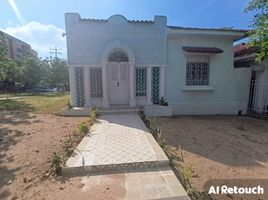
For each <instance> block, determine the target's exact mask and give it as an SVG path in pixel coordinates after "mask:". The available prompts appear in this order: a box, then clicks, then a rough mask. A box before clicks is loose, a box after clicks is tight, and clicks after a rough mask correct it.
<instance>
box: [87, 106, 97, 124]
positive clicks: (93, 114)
mask: <svg viewBox="0 0 268 200" xmlns="http://www.w3.org/2000/svg"><path fill="white" fill-rule="evenodd" d="M98 116H99V111H98V109H97V108H96V107H95V106H93V107H92V108H91V110H90V113H89V118H90V119H92V121H95V120H96V118H97V117H98Z"/></svg>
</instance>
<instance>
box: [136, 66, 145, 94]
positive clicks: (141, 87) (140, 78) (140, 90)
mask: <svg viewBox="0 0 268 200" xmlns="http://www.w3.org/2000/svg"><path fill="white" fill-rule="evenodd" d="M136 96H137V97H144V96H146V68H136Z"/></svg>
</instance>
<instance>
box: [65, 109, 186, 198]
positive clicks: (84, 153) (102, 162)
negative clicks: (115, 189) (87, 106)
mask: <svg viewBox="0 0 268 200" xmlns="http://www.w3.org/2000/svg"><path fill="white" fill-rule="evenodd" d="M63 172H64V174H72V175H82V176H83V175H85V174H86V175H89V174H90V175H91V176H90V177H87V176H86V177H84V179H83V180H84V184H85V185H89V186H88V187H91V186H92V184H93V185H94V184H96V182H100V180H106V179H105V177H107V176H108V175H109V174H116V173H117V174H123V175H124V180H123V181H122V182H123V183H124V187H125V190H126V193H125V195H124V197H122V198H120V199H159V198H175V199H188V196H187V194H186V192H185V191H184V189H183V187H182V186H181V184H180V182H179V181H178V180H177V178H176V176H175V175H174V173H173V172H172V170H171V169H170V167H169V160H168V158H167V156H166V155H165V153H164V152H163V150H162V149H161V147H160V146H159V145H158V144H157V142H156V141H155V140H154V138H153V136H152V135H151V134H150V133H149V132H148V130H147V128H146V127H145V125H144V123H143V122H142V121H141V119H140V118H139V116H138V115H137V114H136V113H125V114H110V115H102V116H101V117H100V119H99V121H98V123H96V124H95V125H93V127H92V128H91V133H90V135H89V136H86V137H85V138H84V139H83V140H82V141H81V143H80V144H79V145H78V147H77V150H76V151H75V152H74V154H73V156H72V157H70V158H69V160H68V161H67V163H66V166H65V167H64V169H63ZM94 178H95V179H100V180H99V181H93V182H92V179H94ZM88 179H90V181H87V180H88ZM92 187H93V186H92ZM94 187H96V185H95V186H94Z"/></svg>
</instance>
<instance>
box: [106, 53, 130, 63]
mask: <svg viewBox="0 0 268 200" xmlns="http://www.w3.org/2000/svg"><path fill="white" fill-rule="evenodd" d="M108 61H109V62H128V57H127V55H126V54H124V53H122V52H121V51H116V52H114V53H112V54H111V55H110V56H109V59H108Z"/></svg>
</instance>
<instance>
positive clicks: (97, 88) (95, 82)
mask: <svg viewBox="0 0 268 200" xmlns="http://www.w3.org/2000/svg"><path fill="white" fill-rule="evenodd" d="M90 85H91V97H93V98H94V97H95V98H97V97H102V76H101V68H91V69H90Z"/></svg>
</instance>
